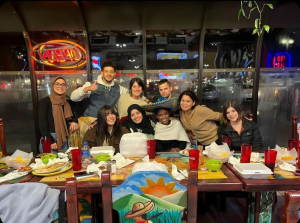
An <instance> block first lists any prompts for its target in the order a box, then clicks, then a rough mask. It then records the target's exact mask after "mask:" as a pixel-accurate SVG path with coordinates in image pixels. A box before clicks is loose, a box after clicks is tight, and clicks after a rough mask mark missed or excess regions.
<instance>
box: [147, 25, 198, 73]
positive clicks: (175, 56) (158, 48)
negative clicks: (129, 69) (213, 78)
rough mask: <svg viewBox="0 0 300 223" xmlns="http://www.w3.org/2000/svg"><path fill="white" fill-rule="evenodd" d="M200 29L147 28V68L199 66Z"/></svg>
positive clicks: (188, 67) (189, 67) (187, 67)
mask: <svg viewBox="0 0 300 223" xmlns="http://www.w3.org/2000/svg"><path fill="white" fill-rule="evenodd" d="M199 33H200V31H199V30H147V34H146V35H147V36H146V41H147V69H196V68H199V58H198V57H199V39H200V37H199Z"/></svg>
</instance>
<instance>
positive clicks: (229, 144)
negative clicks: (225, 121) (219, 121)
mask: <svg viewBox="0 0 300 223" xmlns="http://www.w3.org/2000/svg"><path fill="white" fill-rule="evenodd" d="M222 142H225V143H227V145H228V147H229V148H230V147H231V137H229V136H222Z"/></svg>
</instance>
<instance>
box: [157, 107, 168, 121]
mask: <svg viewBox="0 0 300 223" xmlns="http://www.w3.org/2000/svg"><path fill="white" fill-rule="evenodd" d="M156 117H157V118H158V121H159V122H160V123H161V124H163V125H168V124H169V121H170V114H169V112H168V111H167V110H165V109H160V110H159V111H158V112H157V115H156Z"/></svg>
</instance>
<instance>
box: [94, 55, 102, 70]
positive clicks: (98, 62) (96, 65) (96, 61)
mask: <svg viewBox="0 0 300 223" xmlns="http://www.w3.org/2000/svg"><path fill="white" fill-rule="evenodd" d="M92 66H93V68H95V69H97V70H101V57H98V56H92Z"/></svg>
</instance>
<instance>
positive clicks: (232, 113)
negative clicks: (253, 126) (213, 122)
mask: <svg viewBox="0 0 300 223" xmlns="http://www.w3.org/2000/svg"><path fill="white" fill-rule="evenodd" d="M226 117H227V118H228V119H229V121H231V122H236V121H238V119H239V113H238V112H237V111H236V110H235V109H234V108H233V107H229V108H228V109H227V113H226Z"/></svg>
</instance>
